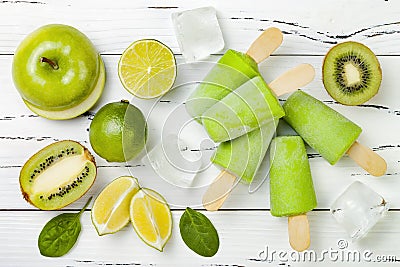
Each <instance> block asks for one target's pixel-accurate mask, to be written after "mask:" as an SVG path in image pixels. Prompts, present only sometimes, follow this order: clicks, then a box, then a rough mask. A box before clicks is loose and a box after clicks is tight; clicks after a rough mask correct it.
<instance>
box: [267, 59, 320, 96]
mask: <svg viewBox="0 0 400 267" xmlns="http://www.w3.org/2000/svg"><path fill="white" fill-rule="evenodd" d="M314 77H315V70H314V68H313V66H311V65H310V64H300V65H298V66H297V67H294V68H293V69H290V70H288V71H287V72H285V73H283V74H282V75H281V76H279V77H278V78H276V79H275V80H273V81H272V82H271V83H270V84H269V87H271V89H272V91H274V93H275V94H276V95H277V96H281V95H284V94H286V93H290V92H293V91H295V90H297V89H299V88H301V87H303V86H305V85H307V84H309V83H310V82H311V81H312V80H314Z"/></svg>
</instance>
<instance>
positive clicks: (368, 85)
mask: <svg viewBox="0 0 400 267" xmlns="http://www.w3.org/2000/svg"><path fill="white" fill-rule="evenodd" d="M322 80H323V82H324V86H325V89H326V91H328V93H329V94H330V95H331V96H332V97H333V99H335V100H336V101H338V102H339V103H342V104H344V105H350V106H353V105H360V104H363V103H365V102H366V101H368V100H369V99H371V98H372V97H373V96H374V95H376V93H378V90H379V87H380V85H381V81H382V70H381V67H380V64H379V61H378V59H377V57H376V56H375V54H374V53H373V52H372V51H371V50H370V49H369V48H368V47H366V46H365V45H363V44H360V43H357V42H344V43H341V44H338V45H336V46H334V47H332V48H331V49H330V50H329V52H328V53H327V54H326V56H325V59H324V64H323V67H322Z"/></svg>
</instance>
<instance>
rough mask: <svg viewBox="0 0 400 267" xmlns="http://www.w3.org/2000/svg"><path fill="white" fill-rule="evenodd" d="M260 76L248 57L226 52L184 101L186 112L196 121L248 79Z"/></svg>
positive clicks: (255, 65) (255, 64)
mask: <svg viewBox="0 0 400 267" xmlns="http://www.w3.org/2000/svg"><path fill="white" fill-rule="evenodd" d="M258 75H260V74H259V72H258V66H257V63H256V62H255V61H254V60H253V59H252V58H251V57H250V56H248V55H246V54H244V53H241V52H238V51H235V50H231V49H230V50H228V51H226V53H225V54H224V55H223V56H222V57H221V58H220V60H219V61H218V62H217V64H216V65H215V66H214V67H213V68H212V69H211V71H210V72H209V73H208V74H207V76H206V77H205V78H204V80H203V81H202V82H201V83H200V84H199V85H198V87H197V88H196V90H195V91H194V92H193V93H192V94H191V95H190V96H189V98H188V99H187V101H186V110H187V111H188V113H189V114H190V115H191V116H192V117H193V118H196V119H199V117H200V116H201V115H202V114H203V113H204V112H205V111H206V110H207V109H208V108H210V107H211V106H212V105H214V104H215V103H217V102H218V101H219V100H221V99H222V98H224V97H225V96H226V95H228V94H229V93H230V92H231V91H233V90H235V89H236V88H238V87H239V86H240V85H242V84H243V83H245V82H246V81H248V80H249V79H251V78H253V77H255V76H258Z"/></svg>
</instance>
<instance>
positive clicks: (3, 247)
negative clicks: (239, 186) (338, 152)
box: [0, 211, 400, 267]
mask: <svg viewBox="0 0 400 267" xmlns="http://www.w3.org/2000/svg"><path fill="white" fill-rule="evenodd" d="M58 213H59V212H34V211H30V212H26V211H23V212H0V239H1V240H2V242H1V243H0V259H1V265H2V266H52V267H54V266H104V265H106V266H121V265H122V266H188V265H187V264H188V263H189V262H190V266H210V267H211V266H232V267H233V266H265V265H266V264H268V260H270V261H272V257H271V253H272V251H277V253H278V252H279V251H283V252H286V253H291V252H293V251H292V250H291V248H290V246H289V243H288V238H287V219H286V218H276V217H272V216H271V215H270V214H269V212H266V211H251V212H250V211H234V212H233V211H219V212H214V213H212V212H204V214H206V216H207V217H208V218H209V219H210V220H211V221H212V222H213V224H214V225H215V227H216V229H217V231H218V233H219V238H220V249H219V251H218V253H217V254H216V255H215V256H214V257H212V258H202V257H200V256H198V255H196V254H195V253H194V252H192V251H191V250H189V249H188V248H187V247H186V246H185V244H184V243H183V241H182V239H181V237H180V234H179V227H178V223H179V218H180V216H181V214H182V212H181V211H176V212H173V220H174V225H173V234H172V237H171V239H170V241H169V242H168V244H167V245H166V247H165V250H164V252H162V253H160V252H158V251H156V250H155V249H153V248H150V247H148V246H147V245H145V244H144V243H143V242H142V241H141V240H140V239H139V238H138V237H137V236H136V234H135V232H134V230H133V229H132V227H131V226H130V225H128V226H127V227H125V228H124V229H123V230H121V231H120V232H118V233H116V234H113V235H107V236H102V237H99V236H97V233H96V231H95V229H94V227H93V225H92V223H91V221H90V213H89V212H85V213H84V214H83V216H82V218H81V222H82V233H81V236H80V237H79V239H78V242H77V244H76V246H75V247H74V248H73V249H72V250H71V251H70V253H69V254H67V255H65V256H64V257H62V258H54V259H52V258H45V257H43V256H41V255H40V254H39V251H38V248H37V237H38V235H39V233H40V231H41V229H42V227H43V225H44V224H45V223H46V222H47V221H48V220H50V219H51V218H52V217H53V216H55V215H56V214H58ZM309 220H310V228H311V246H310V248H309V250H314V251H315V253H316V254H317V255H320V253H322V251H323V250H329V249H331V251H338V252H339V253H338V255H339V256H338V257H339V259H338V260H336V262H335V261H333V260H330V259H329V258H325V260H323V261H321V262H309V261H307V260H306V261H304V262H290V261H289V262H286V264H287V265H288V266H289V265H290V266H315V265H317V264H321V263H323V265H324V266H326V265H329V266H330V265H333V264H338V263H344V264H346V260H343V261H341V260H340V259H341V258H340V257H346V256H340V255H341V254H340V253H347V252H349V251H359V252H360V253H363V252H364V251H365V250H369V251H371V260H372V259H376V257H377V256H383V255H386V256H389V255H392V256H396V257H397V259H399V260H400V251H399V249H398V246H397V243H398V240H399V238H400V226H399V224H398V223H397V222H398V221H399V220H400V213H399V212H389V214H388V215H387V216H385V217H384V218H382V220H381V221H380V222H378V224H377V225H376V226H375V227H374V228H373V229H372V230H371V232H370V233H369V235H367V236H366V237H365V238H364V239H362V240H360V241H359V242H356V243H352V242H351V241H350V240H349V239H348V238H347V237H346V235H345V233H344V232H343V230H342V229H341V228H340V227H339V226H338V225H337V224H336V223H335V221H334V219H333V217H332V216H331V215H330V214H329V212H310V213H309ZM227 222H229V223H228V224H227ZM10 229H13V230H12V231H10ZM338 242H340V244H341V246H346V245H347V247H345V248H343V247H342V249H339V247H338ZM266 247H268V255H269V257H268V259H266V256H265V253H264V254H261V257H260V252H261V251H266ZM293 255H296V254H293ZM344 255H347V254H344ZM325 256H327V255H325ZM285 257H287V258H288V257H289V255H286V256H283V257H282V256H281V259H282V260H284V259H285ZM334 257H335V256H334ZM318 258H321V257H319V256H318ZM274 259H275V260H274V261H272V262H273V266H278V264H279V263H281V264H284V263H285V262H283V261H282V262H281V261H280V260H279V258H277V254H275V256H274ZM288 259H290V258H288ZM333 259H334V258H333ZM351 259H352V258H351ZM350 262H351V261H350ZM270 264H271V262H270ZM355 264H359V265H362V264H368V263H366V262H363V261H362V260H361V261H360V262H356V263H355ZM369 264H370V266H376V265H373V264H377V263H374V262H370V263H369ZM387 264H388V266H392V265H391V264H390V263H387ZM392 264H394V263H392Z"/></svg>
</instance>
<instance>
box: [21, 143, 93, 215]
mask: <svg viewBox="0 0 400 267" xmlns="http://www.w3.org/2000/svg"><path fill="white" fill-rule="evenodd" d="M96 175H97V170H96V163H95V160H94V158H93V156H92V155H91V154H90V152H89V150H87V149H86V148H85V147H84V146H82V145H81V144H79V143H77V142H75V141H70V140H65V141H60V142H56V143H53V144H51V145H49V146H46V147H45V148H43V149H41V150H40V151H39V152H37V153H36V154H35V155H33V156H32V157H31V158H30V159H29V160H28V161H27V162H26V163H25V165H24V166H23V167H22V170H21V173H20V176H19V182H20V186H21V191H22V195H23V197H24V198H25V200H26V201H28V202H29V203H31V204H32V205H34V206H35V207H37V208H39V209H42V210H55V209H60V208H62V207H64V206H67V205H68V204H70V203H72V202H74V201H75V200H77V199H79V198H80V197H81V196H82V195H83V194H85V193H86V191H87V190H88V189H89V188H90V187H91V186H92V184H93V182H94V180H95V179H96Z"/></svg>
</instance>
